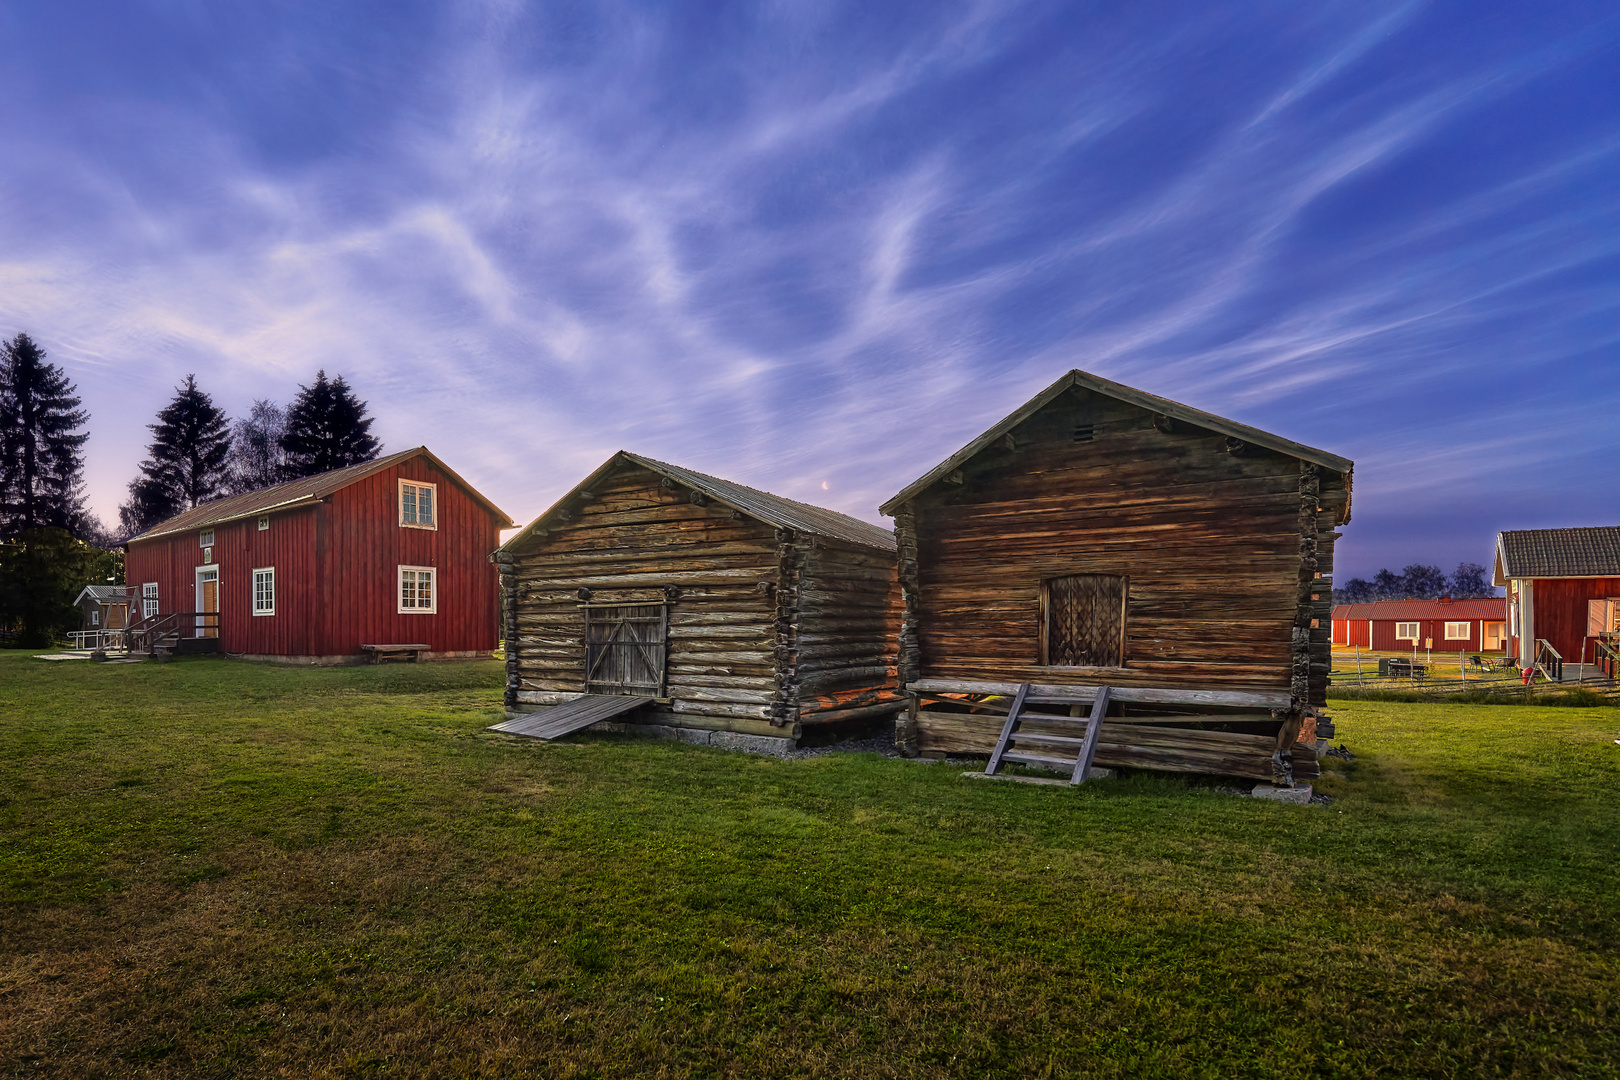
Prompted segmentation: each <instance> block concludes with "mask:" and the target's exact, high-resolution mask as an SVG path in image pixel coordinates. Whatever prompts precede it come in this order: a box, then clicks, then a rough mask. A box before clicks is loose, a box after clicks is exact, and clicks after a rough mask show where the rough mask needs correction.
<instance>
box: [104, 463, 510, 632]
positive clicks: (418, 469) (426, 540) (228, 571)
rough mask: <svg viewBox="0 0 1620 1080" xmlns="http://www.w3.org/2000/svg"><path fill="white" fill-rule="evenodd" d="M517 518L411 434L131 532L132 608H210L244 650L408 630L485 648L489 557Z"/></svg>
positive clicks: (491, 615) (490, 605) (490, 619)
mask: <svg viewBox="0 0 1620 1080" xmlns="http://www.w3.org/2000/svg"><path fill="white" fill-rule="evenodd" d="M511 525H512V521H511V519H510V518H508V517H507V516H506V515H505V514H504V513H502V512H501V510H500V509H499V508H498V507H496V506H495V505H494V504H493V503H491V502H490V501H489V500H488V499H486V498H484V496H482V495H480V494H479V493H478V492H477V491H476V490H474V489H473V488H472V487H471V486H470V485H469V484H467V482H466V481H465V480H463V479H461V477H459V476H457V475H456V474H455V473H454V472H453V471H451V469H450V468H449V466H447V465H445V464H444V462H442V461H440V460H439V459H438V458H436V457H434V456H433V454H432V453H430V452H429V451H428V449H427V448H426V447H423V446H419V447H416V448H415V449H413V450H406V451H404V452H403V453H399V454H392V455H390V456H388V457H384V458H378V459H377V460H375V461H368V462H366V463H364V464H361V465H353V466H350V467H349V468H346V469H337V470H334V471H333V472H328V473H322V474H320V475H319V476H311V477H306V478H305V479H302V480H294V481H291V482H289V483H285V484H278V485H276V486H274V487H270V488H265V489H263V490H261V491H255V492H252V493H250V494H247V495H239V496H235V497H232V498H228V499H220V500H218V501H216V502H211V503H204V504H203V505H202V506H199V507H196V508H195V509H192V510H188V511H186V512H185V513H183V514H179V515H177V516H176V517H173V518H170V519H169V520H168V521H165V522H163V523H162V524H160V525H156V526H154V527H153V528H151V529H148V530H147V531H146V532H144V533H142V534H141V535H139V536H137V537H134V538H133V539H131V540H130V541H129V542H128V544H127V545H126V551H127V555H126V559H125V564H124V572H125V581H126V582H128V584H129V589H130V593H131V597H132V603H133V604H134V605H135V611H133V612H132V618H134V619H144V618H147V617H150V616H154V615H170V614H172V613H177V612H178V613H184V612H217V622H218V631H217V635H218V637H219V642H220V643H219V648H220V649H222V650H223V651H225V652H228V653H232V654H239V655H243V656H246V657H249V658H252V659H274V660H288V661H297V662H302V663H346V662H352V661H353V660H356V659H358V658H360V657H361V656H362V655H363V650H362V649H361V646H362V645H407V644H408V645H423V646H426V649H427V651H426V653H425V654H424V655H425V656H426V657H430V658H431V657H451V656H459V657H473V656H485V655H488V654H489V653H490V652H491V651H493V649H494V648H495V644H496V638H497V632H498V607H499V601H498V598H497V587H498V579H497V576H496V571H495V568H494V567H493V566H492V565H491V564H490V562H489V561H488V557H489V554H490V552H492V551H494V550H495V549H496V548H497V547H499V546H500V530H501V529H503V528H509V527H511ZM180 621H181V622H188V623H189V622H191V621H194V620H191V619H190V618H189V616H188V617H186V618H185V619H182V620H180ZM196 621H199V622H200V623H201V624H203V625H207V624H210V623H212V622H213V621H214V620H213V619H207V620H196ZM188 632H189V631H188Z"/></svg>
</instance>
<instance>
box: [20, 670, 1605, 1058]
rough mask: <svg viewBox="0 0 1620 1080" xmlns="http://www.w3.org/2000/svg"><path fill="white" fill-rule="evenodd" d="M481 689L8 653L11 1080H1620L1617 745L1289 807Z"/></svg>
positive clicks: (1440, 725)
mask: <svg viewBox="0 0 1620 1080" xmlns="http://www.w3.org/2000/svg"><path fill="white" fill-rule="evenodd" d="M500 677H501V676H500V671H499V669H498V667H497V665H495V664H494V663H471V664H446V665H422V666H411V665H392V666H387V667H382V668H349V669H307V668H306V669H300V668H281V667H271V666H262V665H253V664H246V663H241V662H235V661H225V660H209V659H197V660H181V661H177V662H174V663H170V664H161V665H160V664H150V663H149V664H140V665H92V664H89V663H65V664H64V663H58V664H47V663H44V662H39V661H34V660H32V659H30V658H29V657H27V656H25V655H22V654H0V1075H3V1076H19V1077H21V1076H28V1077H37V1076H74V1077H92V1076H129V1075H152V1076H219V1077H226V1076H232V1077H234V1076H277V1075H285V1076H330V1077H344V1076H388V1075H397V1076H535V1075H542V1076H559V1077H586V1076H600V1077H607V1076H650V1077H657V1076H716V1077H718V1076H766V1075H770V1076H826V1077H853V1076H872V1077H887V1076H896V1077H901V1076H904V1077H913V1076H915V1077H954V1076H961V1077H980V1076H1005V1077H1014V1076H1017V1077H1027V1076H1070V1075H1085V1076H1104V1077H1106V1076H1121V1077H1123V1076H1140V1075H1163V1076H1208V1077H1229V1076H1279V1077H1281V1076H1288V1077H1297V1076H1307V1075H1308V1076H1368V1075H1390V1076H1433V1077H1478V1076H1523V1077H1539V1076H1560V1077H1577V1076H1579V1077H1603V1076H1615V1075H1616V1074H1617V1064H1616V1063H1617V1061H1620V1034H1617V1032H1620V1012H1617V1002H1616V987H1617V986H1620V899H1617V896H1616V889H1615V882H1614V867H1615V865H1616V855H1617V854H1620V852H1617V847H1620V809H1617V800H1616V798H1615V791H1616V778H1617V773H1620V770H1617V762H1620V746H1616V745H1615V743H1614V740H1615V738H1617V737H1620V710H1615V709H1609V708H1599V709H1578V708H1536V707H1532V706H1525V707H1515V708H1507V707H1472V706H1457V705H1414V704H1396V703H1382V702H1357V703H1341V704H1340V705H1339V706H1338V707H1337V708H1336V709H1335V710H1334V711H1335V713H1336V719H1337V721H1338V724H1339V731H1340V733H1341V737H1342V740H1343V741H1344V742H1345V743H1346V744H1348V745H1349V746H1350V747H1351V748H1352V749H1353V750H1354V751H1355V752H1356V754H1357V759H1356V760H1355V761H1353V762H1350V763H1343V762H1331V765H1332V768H1331V770H1330V772H1329V774H1328V775H1327V776H1326V778H1325V779H1324V781H1323V782H1322V783H1321V784H1320V785H1319V790H1324V791H1326V792H1328V793H1329V794H1331V795H1332V796H1334V802H1333V803H1332V804H1331V805H1330V806H1325V807H1324V806H1309V807H1300V806H1282V805H1276V804H1271V803H1264V802H1260V801H1256V800H1248V799H1239V798H1235V797H1232V796H1229V795H1222V794H1219V793H1217V792H1216V791H1215V790H1214V788H1213V786H1212V785H1211V784H1210V783H1208V782H1202V781H1182V780H1178V779H1174V778H1163V777H1152V776H1135V777H1130V778H1125V779H1115V780H1108V781H1102V782H1098V783H1094V784H1089V785H1087V786H1085V787H1084V788H1080V789H1068V788H1048V787H1028V786H1025V785H1018V784H987V783H974V782H971V781H966V780H963V779H962V778H961V775H960V769H959V768H956V767H952V766H949V765H926V764H918V763H910V762H902V761H893V760H884V759H881V758H878V757H875V756H871V755H848V756H845V755H838V756H830V757H823V758H816V759H811V760H805V761H778V760H773V759H766V758H758V757H751V756H746V755H740V754H730V753H725V752H722V751H717V750H712V749H709V748H704V747H692V746H686V745H681V744H673V743H656V742H643V741H636V740H628V739H623V738H617V737H610V736H598V737H588V738H585V739H582V740H580V741H579V742H577V743H575V744H572V745H544V744H539V743H535V742H530V741H519V740H512V739H506V738H502V737H499V736H490V735H486V734H483V733H482V729H483V728H484V726H485V725H487V724H489V723H491V722H493V721H494V720H495V719H496V718H497V717H498V716H499V711H498V697H499V685H500Z"/></svg>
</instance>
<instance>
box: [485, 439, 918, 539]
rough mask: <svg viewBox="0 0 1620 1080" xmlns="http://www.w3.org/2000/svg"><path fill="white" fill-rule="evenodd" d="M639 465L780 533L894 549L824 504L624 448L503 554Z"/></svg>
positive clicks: (884, 534)
mask: <svg viewBox="0 0 1620 1080" xmlns="http://www.w3.org/2000/svg"><path fill="white" fill-rule="evenodd" d="M624 464H631V465H639V466H641V467H642V468H643V469H647V470H648V471H650V472H655V473H658V474H659V475H661V476H666V477H668V478H669V479H670V480H672V481H673V482H675V483H677V484H680V485H681V486H682V487H685V488H689V489H691V490H693V491H701V492H702V493H703V494H705V495H707V496H708V497H709V498H711V499H714V500H715V501H716V502H720V503H723V504H725V505H726V506H729V507H730V508H731V509H733V510H736V511H738V512H739V513H742V514H746V515H747V516H748V517H751V518H753V519H754V520H755V521H760V522H764V523H765V524H766V525H772V526H775V527H776V528H779V529H792V530H793V531H794V532H804V533H810V534H811V535H813V536H823V537H826V538H827V539H829V540H838V541H842V542H843V543H846V544H854V545H856V546H857V547H868V548H875V549H876V550H878V551H882V552H884V553H886V554H893V552H894V551H895V541H894V533H892V532H890V531H889V530H888V529H885V528H883V526H881V525H872V524H870V523H868V522H865V521H861V520H859V519H858V518H852V517H850V516H849V515H848V514H840V513H839V512H838V511H836V510H827V509H825V508H823V507H820V506H811V505H810V504H809V503H802V502H797V501H795V500H793V499H784V498H783V497H782V496H780V495H772V494H771V493H770V492H768V491H760V490H758V489H757V488H751V487H746V486H744V485H742V484H736V483H733V482H731V481H730V480H722V479H720V478H719V477H717V476H709V475H707V474H706V473H700V472H693V471H692V470H691V469H683V468H681V467H680V466H679V465H671V464H669V463H668V462H664V461H657V460H654V459H653V458H648V457H642V456H641V455H640V454H632V453H630V452H629V451H628V450H620V451H619V452H618V453H617V454H614V455H613V456H612V457H610V458H608V459H607V461H606V462H605V463H604V464H603V465H602V467H601V468H599V469H597V470H596V471H595V472H593V473H591V475H589V476H587V477H586V478H585V479H584V480H581V481H580V482H579V483H578V484H576V485H574V487H573V489H572V490H571V491H569V492H568V494H566V495H564V496H563V497H562V498H560V499H558V500H557V502H556V503H555V504H554V505H553V506H552V507H551V509H549V510H547V511H546V512H545V513H543V514H541V515H540V516H539V517H537V518H535V519H534V520H533V521H531V522H530V523H529V524H528V526H526V527H525V528H524V530H523V531H522V532H520V533H518V534H517V535H516V536H514V537H512V539H510V540H508V541H507V542H506V543H504V544H502V545H501V546H500V550H501V551H508V550H516V548H517V547H518V545H520V544H522V543H523V542H524V541H525V540H527V539H528V538H529V537H530V536H531V535H532V534H533V533H534V532H535V531H536V530H537V529H539V528H541V527H542V525H543V523H545V522H546V521H548V520H549V519H550V518H551V517H552V515H553V514H555V513H556V512H557V511H558V510H560V509H562V508H563V506H564V505H565V504H566V503H567V502H568V501H569V500H570V499H572V498H573V497H574V496H575V495H577V494H578V493H579V492H581V491H587V490H589V489H590V488H591V487H592V486H593V485H595V484H597V483H599V482H600V481H601V480H602V479H603V478H604V477H606V476H607V475H608V474H609V473H611V472H613V470H615V469H617V468H618V467H620V466H621V465H624Z"/></svg>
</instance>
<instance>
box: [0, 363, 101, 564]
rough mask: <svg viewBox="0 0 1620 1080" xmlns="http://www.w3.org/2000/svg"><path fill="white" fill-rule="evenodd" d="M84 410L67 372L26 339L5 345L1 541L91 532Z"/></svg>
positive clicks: (0, 366)
mask: <svg viewBox="0 0 1620 1080" xmlns="http://www.w3.org/2000/svg"><path fill="white" fill-rule="evenodd" d="M89 419H90V414H89V413H87V412H85V411H84V410H83V409H80V408H79V397H78V394H77V392H76V389H75V387H74V386H73V384H72V383H70V382H69V381H68V378H67V376H66V375H65V374H64V373H63V372H62V369H61V368H59V367H57V366H56V365H55V364H47V363H46V362H45V350H43V349H41V348H40V347H39V346H38V345H37V344H35V343H34V340H33V339H32V338H30V337H29V336H28V335H27V334H18V335H17V336H16V337H15V338H13V339H12V340H10V341H6V342H0V537H3V536H15V535H16V534H17V533H20V532H24V531H26V530H29V529H40V528H58V529H67V530H70V531H78V530H79V529H80V527H81V526H82V525H83V524H84V520H85V514H84V497H83V493H82V492H83V473H84V455H83V454H82V452H81V450H80V448H81V447H83V446H84V443H85V440H86V439H88V438H89V437H90V434H89V432H86V431H81V430H80V429H81V428H83V427H84V425H85V423H86V422H87V421H88V420H89Z"/></svg>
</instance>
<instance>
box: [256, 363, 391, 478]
mask: <svg viewBox="0 0 1620 1080" xmlns="http://www.w3.org/2000/svg"><path fill="white" fill-rule="evenodd" d="M370 429H371V418H370V417H368V416H366V403H365V402H363V401H361V400H359V399H358V398H356V397H355V396H354V391H352V390H350V389H349V384H348V383H346V382H344V381H343V376H341V375H339V376H338V377H337V378H335V379H332V380H328V379H327V378H326V372H325V371H324V370H323V371H318V372H316V373H315V382H314V384H313V385H311V386H300V387H299V388H298V400H296V401H294V402H293V404H292V408H291V409H289V410H287V430H286V431H285V432H283V433H282V436H281V449H282V451H283V452H284V453H285V454H286V455H287V460H286V463H285V464H284V465H283V466H282V473H281V474H282V478H283V479H286V480H297V479H300V478H302V477H305V476H314V475H316V474H317V473H323V472H329V471H331V470H332V469H343V468H347V467H348V466H350V465H358V464H360V463H361V462H363V461H371V460H372V459H374V458H375V457H376V456H377V453H378V451H380V450H381V449H382V445H381V444H380V443H378V442H377V440H376V439H374V438H372V436H371V435H370V434H368V432H369V431H370Z"/></svg>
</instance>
